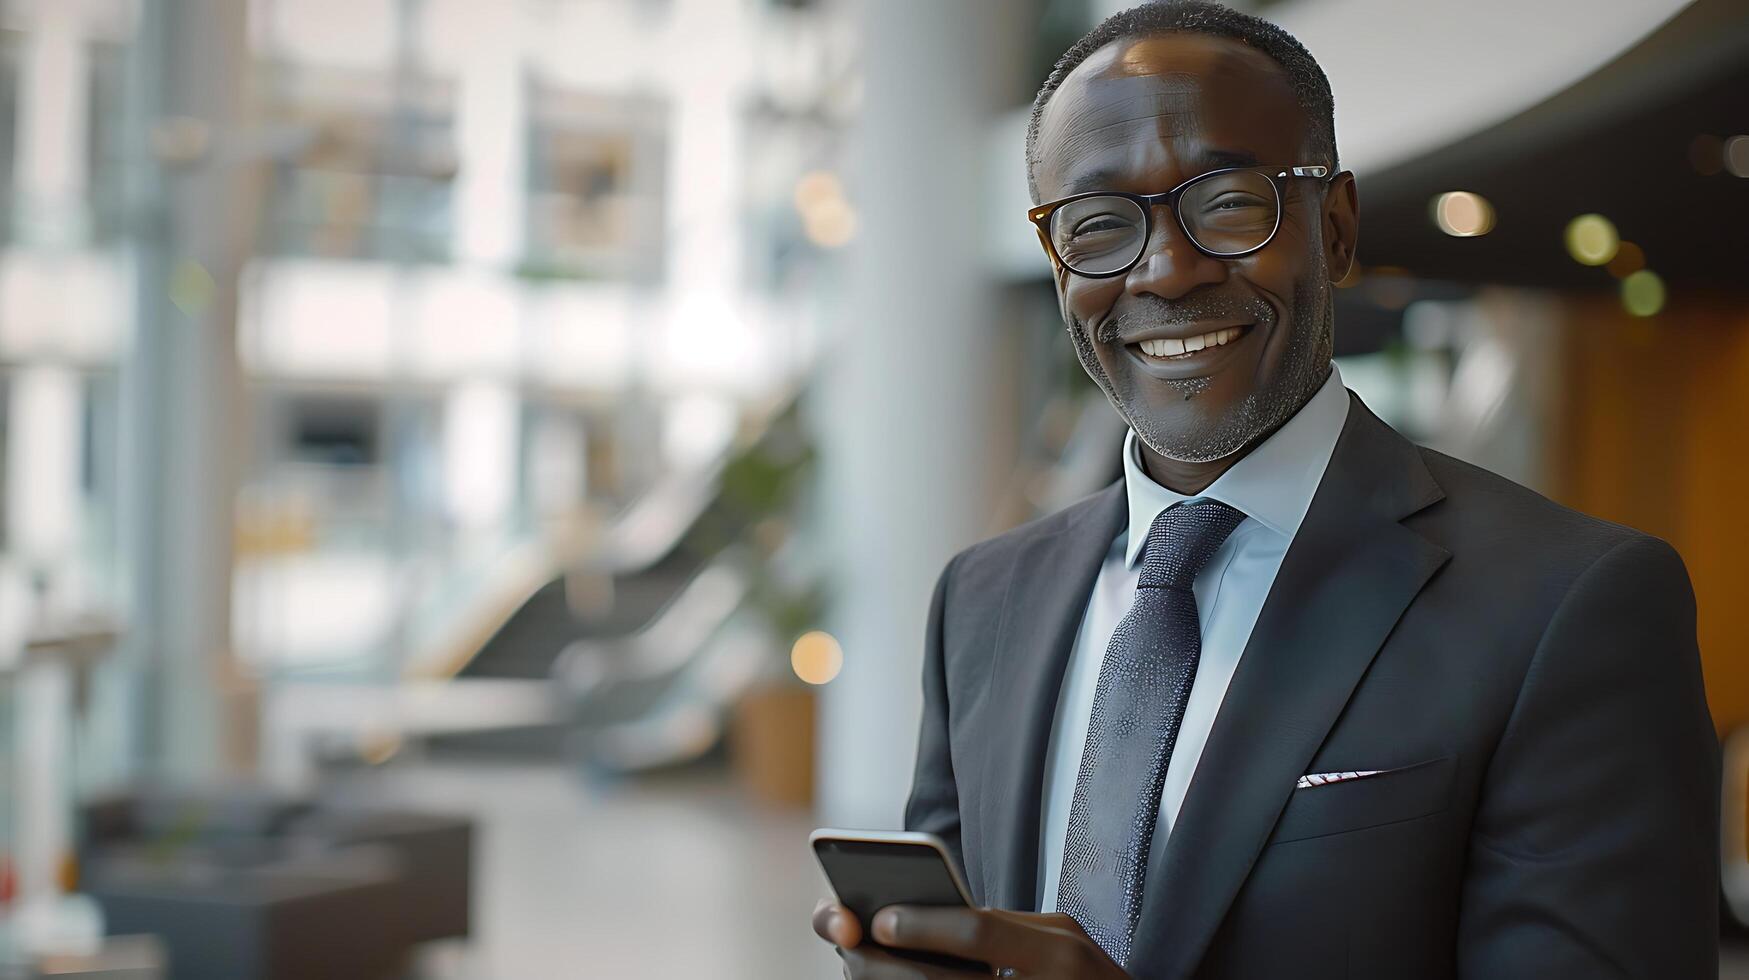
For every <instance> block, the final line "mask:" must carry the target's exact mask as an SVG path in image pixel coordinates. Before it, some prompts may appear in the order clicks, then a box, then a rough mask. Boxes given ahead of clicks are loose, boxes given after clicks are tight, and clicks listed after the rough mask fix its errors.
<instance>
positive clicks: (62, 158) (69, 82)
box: [14, 2, 90, 246]
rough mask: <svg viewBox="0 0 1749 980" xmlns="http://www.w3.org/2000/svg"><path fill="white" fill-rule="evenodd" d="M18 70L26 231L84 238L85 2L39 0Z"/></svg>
mask: <svg viewBox="0 0 1749 980" xmlns="http://www.w3.org/2000/svg"><path fill="white" fill-rule="evenodd" d="M34 6H35V10H34V16H33V18H32V21H31V27H30V32H29V33H28V34H26V35H25V42H24V57H23V60H22V63H21V65H20V72H19V80H18V81H19V86H18V87H19V93H18V148H17V154H18V158H17V164H18V165H17V168H16V170H15V174H14V181H15V185H16V188H17V191H18V194H19V199H20V201H21V202H22V205H23V208H22V212H23V217H24V221H23V222H22V225H21V227H20V235H21V237H23V238H24V239H25V240H26V241H27V242H30V243H32V244H37V245H48V246H65V245H68V244H71V243H73V242H76V241H78V240H79V238H80V236H81V233H82V222H83V220H84V217H85V212H84V210H83V209H82V208H81V207H80V206H79V205H80V202H81V200H82V195H83V194H84V191H85V185H86V182H87V174H86V156H87V155H86V146H85V143H86V131H87V126H86V113H87V106H88V105H89V103H88V101H87V99H86V94H87V93H88V91H89V90H90V86H89V84H88V82H87V79H86V74H87V73H86V70H85V64H86V51H85V47H84V45H83V43H82V40H81V38H80V36H79V32H80V23H79V20H80V9H79V8H80V6H81V5H80V4H76V3H64V2H61V3H37V4H35V5H34Z"/></svg>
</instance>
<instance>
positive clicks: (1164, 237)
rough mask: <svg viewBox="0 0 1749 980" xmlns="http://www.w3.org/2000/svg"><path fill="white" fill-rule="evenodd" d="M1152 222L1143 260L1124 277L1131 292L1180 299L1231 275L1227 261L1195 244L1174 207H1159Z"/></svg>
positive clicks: (1134, 294) (1132, 293)
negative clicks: (1194, 290) (1228, 271)
mask: <svg viewBox="0 0 1749 980" xmlns="http://www.w3.org/2000/svg"><path fill="white" fill-rule="evenodd" d="M1152 225H1153V234H1152V235H1150V236H1149V239H1148V244H1147V245H1146V247H1145V248H1144V250H1143V252H1142V257H1141V259H1140V260H1139V261H1138V262H1136V264H1135V267H1134V268H1132V269H1130V271H1129V273H1128V274H1127V275H1126V277H1125V279H1124V288H1125V289H1127V290H1128V291H1129V293H1130V295H1132V296H1141V295H1144V294H1147V295H1153V296H1158V297H1159V298H1161V299H1178V298H1179V297H1181V296H1183V295H1184V294H1185V293H1188V292H1190V291H1191V290H1193V289H1195V288H1197V287H1198V286H1203V285H1207V284H1210V283H1218V282H1221V281H1222V280H1224V279H1226V278H1227V263H1225V262H1222V261H1221V260H1220V259H1217V258H1214V257H1212V256H1209V255H1205V254H1204V253H1203V252H1202V251H1201V250H1200V249H1198V248H1197V247H1196V246H1195V245H1192V244H1191V243H1190V238H1189V237H1188V236H1186V235H1185V234H1184V228H1183V227H1182V226H1180V225H1179V223H1178V216H1177V215H1175V214H1173V213H1172V211H1171V209H1169V208H1167V207H1165V206H1163V205H1162V206H1157V207H1155V208H1154V214H1153V221H1152Z"/></svg>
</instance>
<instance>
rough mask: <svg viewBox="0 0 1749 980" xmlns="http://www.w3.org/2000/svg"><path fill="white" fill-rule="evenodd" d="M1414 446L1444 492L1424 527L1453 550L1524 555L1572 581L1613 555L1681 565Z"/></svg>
mask: <svg viewBox="0 0 1749 980" xmlns="http://www.w3.org/2000/svg"><path fill="white" fill-rule="evenodd" d="M1417 448H1418V449H1419V450H1420V452H1421V457H1422V459H1423V461H1424V462H1425V463H1426V464H1427V470H1428V472H1429V473H1430V474H1432V476H1433V478H1434V480H1435V481H1437V482H1438V483H1439V485H1440V488H1441V489H1442V490H1443V491H1444V492H1445V499H1444V500H1442V501H1440V502H1439V503H1438V504H1435V505H1434V506H1433V507H1432V508H1429V510H1428V512H1427V516H1428V518H1429V523H1430V524H1431V525H1432V526H1434V527H1437V528H1438V529H1439V531H1440V534H1439V537H1441V538H1442V539H1445V540H1444V541H1442V543H1444V544H1446V546H1447V547H1448V548H1451V549H1452V550H1454V551H1460V550H1475V549H1478V548H1484V549H1486V550H1487V551H1489V552H1492V553H1495V555H1496V557H1498V558H1502V559H1505V558H1511V557H1514V556H1522V558H1523V560H1527V561H1529V562H1531V563H1532V564H1533V565H1540V566H1543V567H1545V568H1546V569H1548V570H1551V571H1552V570H1553V569H1552V568H1549V567H1548V566H1551V565H1557V564H1558V565H1563V566H1566V567H1567V568H1568V569H1569V570H1570V572H1571V574H1573V575H1575V576H1576V575H1577V574H1579V573H1580V572H1582V571H1583V570H1584V569H1586V568H1588V567H1590V566H1591V565H1592V564H1593V563H1595V562H1596V561H1598V560H1599V559H1601V558H1602V557H1603V556H1604V555H1606V554H1611V553H1612V552H1613V553H1617V554H1618V555H1619V556H1621V557H1628V556H1636V555H1639V556H1646V557H1647V558H1649V559H1652V560H1654V561H1655V562H1662V561H1668V560H1673V561H1674V562H1675V563H1676V565H1677V566H1678V567H1680V566H1681V558H1680V557H1678V556H1677V555H1676V551H1675V549H1674V548H1672V547H1671V546H1670V544H1669V543H1668V542H1666V541H1664V540H1663V539H1661V538H1658V537H1655V536H1654V535H1651V534H1647V533H1646V532H1644V531H1641V530H1638V529H1636V528H1632V527H1628V526H1627V525H1625V524H1619V523H1616V522H1614V521H1609V520H1605V519H1603V518H1601V517H1595V516H1593V515H1591V514H1586V513H1584V512H1582V511H1578V510H1574V509H1573V508H1571V507H1568V506H1566V505H1564V504H1559V503H1556V502H1555V501H1553V500H1550V499H1549V498H1548V497H1545V496H1543V495H1542V494H1541V493H1538V492H1537V491H1535V490H1532V489H1531V488H1529V487H1526V486H1524V485H1523V484H1520V483H1517V482H1514V481H1513V480H1509V479H1507V478H1506V477H1504V476H1501V475H1500V474H1498V473H1495V472H1493V471H1491V470H1486V469H1483V468H1482V467H1480V466H1477V465H1475V464H1473V463H1466V462H1464V461H1463V460H1460V459H1457V458H1455V457H1452V456H1448V455H1446V454H1445V453H1442V452H1439V451H1438V450H1434V449H1428V448H1427V447H1425V446H1421V447H1417ZM1653 556H1656V557H1655V558H1654V557H1653Z"/></svg>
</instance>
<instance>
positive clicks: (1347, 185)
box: [1324, 170, 1360, 283]
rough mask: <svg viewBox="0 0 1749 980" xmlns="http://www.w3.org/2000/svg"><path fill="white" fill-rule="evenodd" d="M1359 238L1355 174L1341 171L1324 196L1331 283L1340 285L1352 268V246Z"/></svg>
mask: <svg viewBox="0 0 1749 980" xmlns="http://www.w3.org/2000/svg"><path fill="white" fill-rule="evenodd" d="M1359 237H1360V196H1359V194H1358V192H1357V191H1356V190H1355V187H1354V173H1353V172H1352V171H1349V170H1344V171H1342V172H1341V173H1339V174H1337V175H1336V176H1335V178H1334V179H1332V180H1331V181H1330V187H1329V190H1328V191H1327V192H1326V193H1325V194H1324V261H1325V263H1326V264H1327V265H1328V267H1329V269H1330V281H1331V282H1333V283H1335V282H1341V281H1342V280H1344V279H1346V278H1348V273H1349V271H1350V270H1351V269H1353V268H1354V247H1355V243H1356V241H1357V240H1358V239H1359Z"/></svg>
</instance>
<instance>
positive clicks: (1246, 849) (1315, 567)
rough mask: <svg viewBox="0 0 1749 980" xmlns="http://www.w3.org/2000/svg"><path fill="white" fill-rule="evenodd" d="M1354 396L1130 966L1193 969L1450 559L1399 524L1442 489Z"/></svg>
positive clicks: (1226, 707) (1242, 668) (1167, 858)
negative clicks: (1388, 645) (1425, 589)
mask: <svg viewBox="0 0 1749 980" xmlns="http://www.w3.org/2000/svg"><path fill="white" fill-rule="evenodd" d="M1350 397H1351V403H1350V406H1349V413H1348V419H1347V422H1346V423H1345V424H1344V426H1343V431H1342V435H1341V437H1340V438H1339V439H1338V440H1337V444H1336V448H1335V451H1334V453H1333V454H1332V456H1331V459H1330V464H1329V466H1328V467H1327V468H1326V470H1325V473H1324V478H1323V480H1322V481H1321V483H1320V484H1319V487H1318V492H1317V494H1316V495H1315V496H1314V498H1313V500H1312V505H1311V508H1310V510H1308V511H1307V513H1306V519H1305V521H1304V522H1303V523H1302V524H1301V526H1300V529H1299V532H1298V533H1297V534H1296V535H1295V536H1294V540H1293V543H1292V544H1291V545H1289V547H1288V551H1287V554H1286V556H1285V557H1284V558H1283V560H1282V565H1281V569H1280V571H1279V572H1277V574H1276V578H1275V583H1274V585H1273V586H1272V587H1271V589H1270V592H1269V597H1268V598H1267V600H1266V601H1265V602H1264V606H1263V610H1262V612H1261V613H1260V614H1259V615H1258V619H1257V623H1256V625H1255V626H1254V627H1253V628H1252V631H1251V638H1250V640H1249V641H1248V642H1247V643H1246V646H1245V653H1244V655H1243V656H1242V657H1241V658H1240V660H1239V666H1238V668H1237V670H1236V671H1235V672H1234V674H1233V679H1232V681H1231V683H1230V685H1229V687H1228V689H1227V694H1226V698H1225V699H1224V700H1223V701H1222V704H1221V710H1220V712H1219V714H1218V715H1217V716H1216V719H1215V724H1214V728H1213V730H1212V731H1211V732H1210V734H1209V740H1208V743H1207V745H1206V746H1205V748H1204V750H1203V753H1202V757H1201V759H1200V760H1199V762H1198V764H1197V768H1196V774H1195V775H1194V776H1193V777H1192V778H1191V783H1190V788H1189V791H1188V793H1187V795H1186V797H1185V800H1184V805H1183V807H1182V809H1181V811H1180V813H1179V815H1178V819H1177V822H1176V824H1175V825H1174V827H1173V829H1172V835H1171V837H1170V838H1169V839H1168V840H1167V841H1166V846H1165V847H1163V848H1158V847H1157V848H1155V849H1154V850H1153V853H1152V855H1151V856H1150V860H1149V866H1148V878H1147V895H1146V897H1145V898H1144V900H1143V906H1142V915H1141V922H1140V925H1139V926H1138V929H1137V935H1136V939H1135V943H1134V953H1133V955H1132V957H1131V960H1130V963H1129V964H1128V966H1129V968H1130V972H1131V973H1132V974H1133V975H1135V976H1148V977H1172V978H1182V977H1188V976H1190V975H1191V974H1192V972H1193V971H1194V970H1195V969H1196V966H1197V964H1198V963H1199V962H1200V961H1201V959H1202V956H1203V953H1204V951H1205V950H1206V949H1207V947H1208V944H1209V941H1210V940H1211V938H1212V937H1213V935H1214V933H1215V930H1216V929H1217V928H1218V927H1219V925H1220V923H1221V920H1222V919H1223V918H1224V917H1225V916H1226V913H1227V909H1228V908H1229V907H1230V906H1231V904H1232V902H1233V898H1234V896H1235V895H1237V894H1238V891H1239V888H1240V886H1241V885H1242V884H1243V883H1244V881H1245V878H1246V876H1247V875H1248V874H1249V873H1250V870H1251V867H1252V865H1253V864H1254V863H1255V861H1256V860H1257V855H1258V853H1259V851H1260V850H1261V849H1262V847H1263V843H1264V841H1265V840H1266V839H1267V838H1268V837H1269V834H1270V832H1271V830H1272V829H1273V828H1274V826H1275V822H1276V819H1277V818H1278V817H1279V816H1280V815H1281V811H1282V809H1283V807H1285V806H1286V805H1287V800H1288V797H1289V795H1290V794H1291V793H1292V792H1293V788H1294V783H1295V781H1296V780H1297V779H1298V778H1299V777H1300V776H1301V775H1302V774H1303V773H1304V772H1305V771H1306V768H1305V767H1306V765H1307V764H1308V763H1310V762H1311V760H1312V757H1313V755H1314V754H1315V753H1316V752H1317V750H1318V747H1319V745H1321V744H1322V743H1323V741H1324V738H1325V736H1326V735H1327V734H1328V733H1329V731H1330V728H1331V726H1332V725H1334V724H1335V721H1336V718H1337V716H1338V715H1339V714H1341V712H1342V709H1343V707H1344V706H1345V705H1346V704H1347V703H1348V698H1349V696H1350V694H1352V693H1353V691H1354V688H1355V685H1356V684H1358V683H1359V681H1360V678H1361V675H1362V674H1364V673H1365V672H1366V669H1367V667H1368V665H1370V664H1371V663H1372V660H1373V657H1374V655H1375V654H1376V653H1377V652H1378V649H1379V646H1380V644H1382V643H1383V642H1384V639H1385V637H1386V636H1387V635H1388V634H1389V633H1390V631H1391V628H1392V627H1393V626H1394V625H1395V624H1396V622H1397V619H1398V617H1399V616H1401V615H1402V612H1403V610H1404V608H1405V607H1407V606H1408V604H1409V603H1410V601H1412V600H1413V599H1414V598H1415V595H1416V594H1417V593H1418V592H1420V591H1421V588H1422V586H1423V585H1425V584H1426V582H1427V580H1428V579H1429V578H1431V577H1432V575H1433V573H1434V572H1435V571H1437V570H1438V569H1439V567H1440V566H1441V565H1443V564H1444V563H1445V561H1446V559H1447V558H1449V557H1450V554H1449V553H1448V552H1446V551H1445V550H1444V549H1443V548H1440V547H1439V546H1437V545H1435V544H1433V543H1431V542H1429V541H1427V540H1426V539H1425V538H1422V537H1421V536H1420V535H1418V534H1416V533H1415V532H1414V531H1412V530H1410V529H1408V528H1406V527H1404V526H1403V525H1402V524H1400V523H1399V521H1400V520H1401V519H1402V518H1404V517H1406V516H1408V515H1409V514H1412V513H1414V512H1415V511H1418V510H1420V509H1422V508H1424V507H1426V506H1427V505H1429V504H1431V503H1433V502H1435V501H1437V500H1439V499H1441V497H1442V496H1443V494H1442V493H1441V491H1440V489H1439V486H1438V484H1436V483H1435V482H1434V481H1433V478H1432V476H1431V475H1430V474H1428V472H1427V468H1426V465H1425V464H1424V463H1423V462H1422V460H1421V456H1420V452H1419V450H1417V449H1416V448H1415V447H1414V446H1413V445H1412V444H1411V443H1409V442H1408V441H1407V440H1405V439H1404V438H1403V437H1401V436H1399V435H1398V434H1397V433H1396V432H1394V431H1392V430H1391V429H1390V427H1388V426H1386V425H1385V424H1384V423H1383V422H1380V421H1379V420H1378V418H1377V417H1375V416H1374V415H1373V414H1372V413H1371V412H1370V411H1368V410H1367V409H1366V406H1365V405H1363V404H1361V402H1360V401H1359V399H1355V398H1353V397H1352V396H1350ZM1040 751H1042V749H1041V750H1040Z"/></svg>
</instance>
